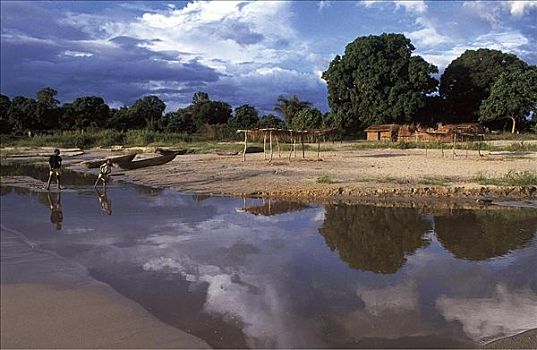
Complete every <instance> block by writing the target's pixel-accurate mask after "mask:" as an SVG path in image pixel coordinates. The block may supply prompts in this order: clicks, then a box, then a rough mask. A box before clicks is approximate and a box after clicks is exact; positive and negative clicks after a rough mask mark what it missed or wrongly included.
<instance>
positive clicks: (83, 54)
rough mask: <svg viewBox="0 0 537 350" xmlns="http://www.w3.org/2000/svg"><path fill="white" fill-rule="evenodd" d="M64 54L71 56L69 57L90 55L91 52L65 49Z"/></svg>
mask: <svg viewBox="0 0 537 350" xmlns="http://www.w3.org/2000/svg"><path fill="white" fill-rule="evenodd" d="M63 55H64V56H71V57H91V56H93V54H92V53H91V52H82V51H72V50H66V51H64V52H63Z"/></svg>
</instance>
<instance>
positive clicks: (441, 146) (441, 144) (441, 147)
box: [440, 142, 444, 158]
mask: <svg viewBox="0 0 537 350" xmlns="http://www.w3.org/2000/svg"><path fill="white" fill-rule="evenodd" d="M440 149H441V150H442V158H444V142H440Z"/></svg>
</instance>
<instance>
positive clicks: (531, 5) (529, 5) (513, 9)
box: [507, 0, 537, 17]
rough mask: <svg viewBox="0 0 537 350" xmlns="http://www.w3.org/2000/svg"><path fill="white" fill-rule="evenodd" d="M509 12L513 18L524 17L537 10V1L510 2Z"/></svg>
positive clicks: (508, 4)
mask: <svg viewBox="0 0 537 350" xmlns="http://www.w3.org/2000/svg"><path fill="white" fill-rule="evenodd" d="M507 6H508V8H509V12H510V13H511V16H513V17H522V16H524V15H525V14H526V13H529V12H530V11H531V10H533V9H537V1H518V0H517V1H509V2H508V3H507Z"/></svg>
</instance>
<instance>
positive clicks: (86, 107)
mask: <svg viewBox="0 0 537 350" xmlns="http://www.w3.org/2000/svg"><path fill="white" fill-rule="evenodd" d="M109 113H110V108H109V107H108V105H107V104H106V103H105V102H104V100H103V99H102V98H101V97H97V96H84V97H79V98H77V99H76V100H74V101H73V103H66V104H65V105H64V106H63V116H62V125H61V126H62V128H63V129H85V128H88V127H94V128H96V127H103V126H105V123H106V122H107V119H108V117H109Z"/></svg>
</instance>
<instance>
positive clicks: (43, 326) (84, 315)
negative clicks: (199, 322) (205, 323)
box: [1, 284, 209, 349]
mask: <svg viewBox="0 0 537 350" xmlns="http://www.w3.org/2000/svg"><path fill="white" fill-rule="evenodd" d="M1 295H2V297H1V305H2V307H1V310H2V312H1V316H2V323H1V325H2V327H1V328H2V329H1V331H2V337H1V339H2V341H1V347H2V348H3V349H14V348H38V349H43V348H48V349H55V348H62V349H65V348H69V349H80V348H91V349H95V348H123V349H125V348H156V349H162V348H165V349H168V348H188V349H192V348H209V346H208V345H207V344H206V343H205V342H204V341H203V340H199V339H197V338H196V337H194V336H192V335H189V334H187V333H185V332H182V331H180V330H178V329H175V328H173V327H170V326H167V325H165V324H163V323H162V322H160V321H158V320H157V319H155V318H154V317H153V316H151V315H150V314H149V313H148V312H147V311H145V310H143V309H142V308H141V307H140V306H138V305H135V304H134V303H132V302H130V301H127V300H126V299H125V298H123V297H121V296H119V295H117V294H116V293H114V292H111V291H107V290H105V288H99V287H91V288H88V287H86V288H72V287H69V288H66V287H65V286H57V285H49V284H9V285H2V286H1Z"/></svg>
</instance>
